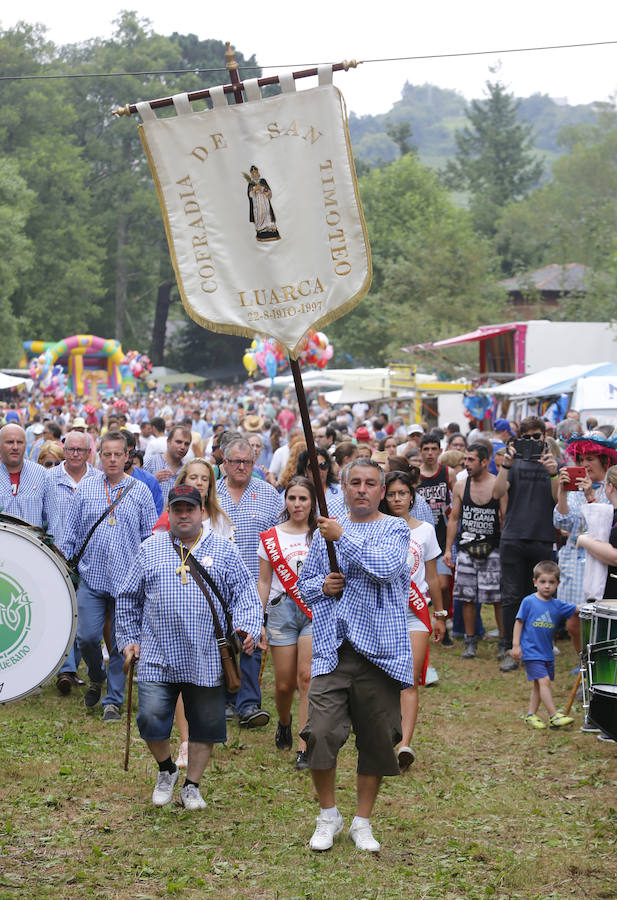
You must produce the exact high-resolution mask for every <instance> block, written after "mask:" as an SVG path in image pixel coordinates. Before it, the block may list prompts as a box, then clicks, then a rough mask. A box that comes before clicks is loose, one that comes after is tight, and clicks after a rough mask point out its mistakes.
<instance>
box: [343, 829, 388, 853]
mask: <svg viewBox="0 0 617 900" xmlns="http://www.w3.org/2000/svg"><path fill="white" fill-rule="evenodd" d="M349 839H350V840H351V841H353V842H354V844H355V845H356V847H357V848H358V850H368V852H369V853H378V852H379V849H380V847H381V844H380V843H379V841H376V840H375V838H374V837H373V829H372V828H371V825H370V823H367V824H366V825H353V824H352V826H351V828H350V829H349Z"/></svg>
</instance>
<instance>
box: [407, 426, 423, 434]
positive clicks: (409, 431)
mask: <svg viewBox="0 0 617 900" xmlns="http://www.w3.org/2000/svg"><path fill="white" fill-rule="evenodd" d="M407 434H424V428H423V427H422V426H421V425H417V424H416V425H410V426H409V428H408V429H407Z"/></svg>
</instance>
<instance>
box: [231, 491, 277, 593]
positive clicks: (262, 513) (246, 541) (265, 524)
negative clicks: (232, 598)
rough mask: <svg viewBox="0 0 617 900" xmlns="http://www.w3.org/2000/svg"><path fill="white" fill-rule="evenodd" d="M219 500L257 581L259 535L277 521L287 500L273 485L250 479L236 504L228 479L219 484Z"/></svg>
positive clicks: (248, 566)
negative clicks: (228, 485) (232, 497)
mask: <svg viewBox="0 0 617 900" xmlns="http://www.w3.org/2000/svg"><path fill="white" fill-rule="evenodd" d="M216 492H217V496H218V500H219V503H220V504H221V508H222V509H223V511H224V512H226V513H227V515H228V516H229V518H230V519H231V521H232V522H233V524H234V526H235V529H236V530H235V534H234V541H235V543H236V546H237V547H238V550H239V551H240V556H241V557H242V559H243V560H244V562H245V563H246V565H247V568H248V570H249V572H250V573H251V575H252V576H253V578H254V579H255V583H257V579H258V578H259V558H258V556H257V549H258V547H259V535H260V534H261V532H262V531H267V530H268V528H272V526H273V525H276V524H278V522H279V520H280V517H281V513H282V511H283V509H284V508H285V500H284V497H283V495H282V494H279V493H278V491H276V490H275V489H274V488H273V487H272V485H270V484H266V482H265V481H261V480H260V479H259V478H251V480H250V481H249V483H248V485H247V487H246V489H245V491H244V493H243V494H242V496H241V497H240V502H239V503H238V505H237V506H236V504H235V503H234V501H233V500H232V499H231V495H230V493H229V489H228V487H227V479H226V478H225V479H221V480H220V481H218V482H217V484H216Z"/></svg>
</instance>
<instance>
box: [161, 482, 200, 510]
mask: <svg viewBox="0 0 617 900" xmlns="http://www.w3.org/2000/svg"><path fill="white" fill-rule="evenodd" d="M179 500H182V501H184V503H192V504H193V506H201V494H200V493H199V491H198V490H197V488H194V487H191V485H190V484H178V485H176V487H174V488H172V489H171V490H170V492H169V497H168V498H167V505H168V506H171V505H172V503H176V502H177V501H179Z"/></svg>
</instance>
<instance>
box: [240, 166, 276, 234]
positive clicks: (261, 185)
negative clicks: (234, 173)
mask: <svg viewBox="0 0 617 900" xmlns="http://www.w3.org/2000/svg"><path fill="white" fill-rule="evenodd" d="M249 171H250V173H251V174H250V176H248V175H247V174H246V173H245V172H244V173H243V175H244V177H245V178H246V180H247V181H248V188H247V194H248V198H249V222H252V223H253V224H254V226H255V237H256V238H257V240H258V241H280V239H281V236H280V234H279V233H278V229H277V227H276V216H275V215H274V210H273V209H272V203H271V202H270V201H271V198H272V191H271V190H270V185H269V184H268V182H267V181H266V179H265V178H261V177H260V175H259V169H258V168H257V166H251V168H250V170H249Z"/></svg>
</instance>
